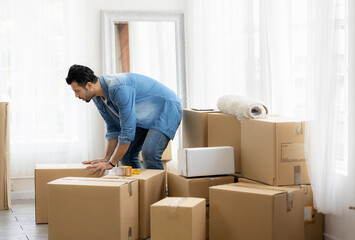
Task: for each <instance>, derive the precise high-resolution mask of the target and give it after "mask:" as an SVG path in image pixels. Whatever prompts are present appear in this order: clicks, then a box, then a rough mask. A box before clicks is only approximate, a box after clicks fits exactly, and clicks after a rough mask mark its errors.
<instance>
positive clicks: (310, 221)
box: [238, 178, 324, 240]
mask: <svg viewBox="0 0 355 240" xmlns="http://www.w3.org/2000/svg"><path fill="white" fill-rule="evenodd" d="M238 182H239V183H253V184H261V185H263V186H266V185H264V184H262V183H259V182H256V181H253V180H250V179H247V178H238ZM287 187H290V188H295V189H301V190H302V191H303V206H304V239H305V240H322V239H323V230H324V215H323V214H322V213H318V212H317V210H316V209H314V208H313V192H312V187H311V185H298V186H287Z"/></svg>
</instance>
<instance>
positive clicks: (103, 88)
mask: <svg viewBox="0 0 355 240" xmlns="http://www.w3.org/2000/svg"><path fill="white" fill-rule="evenodd" d="M99 80H100V84H101V87H102V90H103V91H104V94H105V97H106V100H107V102H109V101H110V97H109V95H108V88H107V85H106V82H105V80H104V77H103V76H101V77H99Z"/></svg>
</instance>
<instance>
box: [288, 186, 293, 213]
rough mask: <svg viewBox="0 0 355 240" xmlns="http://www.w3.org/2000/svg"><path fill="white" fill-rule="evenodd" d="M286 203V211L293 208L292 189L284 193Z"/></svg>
mask: <svg viewBox="0 0 355 240" xmlns="http://www.w3.org/2000/svg"><path fill="white" fill-rule="evenodd" d="M286 204H287V212H289V211H291V209H292V208H293V193H292V191H288V192H287V193H286Z"/></svg>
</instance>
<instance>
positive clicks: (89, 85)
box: [85, 82, 94, 90]
mask: <svg viewBox="0 0 355 240" xmlns="http://www.w3.org/2000/svg"><path fill="white" fill-rule="evenodd" d="M85 86H86V88H87V89H90V90H92V89H93V88H94V84H92V82H87V83H86V85H85Z"/></svg>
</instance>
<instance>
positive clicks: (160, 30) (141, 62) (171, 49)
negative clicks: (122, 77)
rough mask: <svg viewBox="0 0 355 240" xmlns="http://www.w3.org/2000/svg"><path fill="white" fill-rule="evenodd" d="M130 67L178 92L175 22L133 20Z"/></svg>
mask: <svg viewBox="0 0 355 240" xmlns="http://www.w3.org/2000/svg"><path fill="white" fill-rule="evenodd" d="M129 46H130V47H129V49H130V67H131V69H130V71H131V72H134V73H140V74H143V75H146V76H149V77H151V78H154V79H156V80H158V81H160V82H161V83H163V84H164V85H166V86H167V87H169V88H170V89H172V90H173V91H175V92H177V79H176V45H175V23H174V22H133V21H132V22H129Z"/></svg>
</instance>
